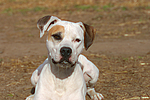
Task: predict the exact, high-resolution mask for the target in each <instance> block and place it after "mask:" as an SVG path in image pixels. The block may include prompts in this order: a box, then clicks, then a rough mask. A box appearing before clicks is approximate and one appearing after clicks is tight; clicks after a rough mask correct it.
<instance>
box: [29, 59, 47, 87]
mask: <svg viewBox="0 0 150 100" xmlns="http://www.w3.org/2000/svg"><path fill="white" fill-rule="evenodd" d="M47 63H48V58H47V59H46V60H45V61H44V62H43V64H41V65H40V66H39V67H38V68H37V69H36V70H35V71H34V72H33V73H32V76H31V83H32V84H33V86H36V84H37V82H38V79H39V76H40V74H41V71H42V69H43V67H44V65H45V64H47Z"/></svg>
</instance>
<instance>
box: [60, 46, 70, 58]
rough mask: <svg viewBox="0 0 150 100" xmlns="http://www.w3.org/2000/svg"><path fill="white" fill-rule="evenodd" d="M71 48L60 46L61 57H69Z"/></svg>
mask: <svg viewBox="0 0 150 100" xmlns="http://www.w3.org/2000/svg"><path fill="white" fill-rule="evenodd" d="M71 53H72V50H71V48H69V47H62V48H61V49H60V54H61V56H62V57H65V58H69V57H70V56H71Z"/></svg>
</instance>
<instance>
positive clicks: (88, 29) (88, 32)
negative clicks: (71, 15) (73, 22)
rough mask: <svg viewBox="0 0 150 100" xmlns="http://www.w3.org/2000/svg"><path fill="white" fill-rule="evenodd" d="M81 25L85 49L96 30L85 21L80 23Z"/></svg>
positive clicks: (90, 42)
mask: <svg viewBox="0 0 150 100" xmlns="http://www.w3.org/2000/svg"><path fill="white" fill-rule="evenodd" d="M80 25H81V27H82V28H83V29H84V46H85V49H86V50H87V49H88V48H89V47H90V46H91V45H92V43H93V40H94V38H95V34H96V30H95V29H94V27H92V26H90V25H87V24H85V23H82V24H81V23H80Z"/></svg>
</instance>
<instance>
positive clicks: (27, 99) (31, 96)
mask: <svg viewBox="0 0 150 100" xmlns="http://www.w3.org/2000/svg"><path fill="white" fill-rule="evenodd" d="M33 98H34V95H30V96H28V97H27V98H26V100H33Z"/></svg>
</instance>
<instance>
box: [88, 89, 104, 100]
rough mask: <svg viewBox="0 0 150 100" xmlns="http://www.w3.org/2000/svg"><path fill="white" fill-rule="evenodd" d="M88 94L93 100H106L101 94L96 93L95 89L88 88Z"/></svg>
mask: <svg viewBox="0 0 150 100" xmlns="http://www.w3.org/2000/svg"><path fill="white" fill-rule="evenodd" d="M87 94H88V96H89V97H90V98H91V99H92V100H102V99H104V97H103V95H102V94H100V93H97V92H95V89H94V88H88V89H87Z"/></svg>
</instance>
